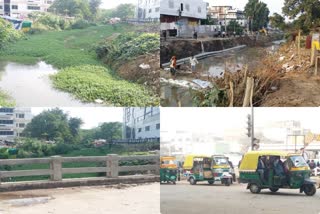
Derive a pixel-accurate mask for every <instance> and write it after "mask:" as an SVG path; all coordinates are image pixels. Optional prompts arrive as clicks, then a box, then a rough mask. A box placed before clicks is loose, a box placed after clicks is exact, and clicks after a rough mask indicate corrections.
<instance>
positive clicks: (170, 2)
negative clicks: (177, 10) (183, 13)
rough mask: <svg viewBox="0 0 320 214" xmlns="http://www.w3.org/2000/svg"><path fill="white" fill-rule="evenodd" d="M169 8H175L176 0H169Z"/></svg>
mask: <svg viewBox="0 0 320 214" xmlns="http://www.w3.org/2000/svg"><path fill="white" fill-rule="evenodd" d="M169 8H172V9H173V8H174V2H173V0H169Z"/></svg>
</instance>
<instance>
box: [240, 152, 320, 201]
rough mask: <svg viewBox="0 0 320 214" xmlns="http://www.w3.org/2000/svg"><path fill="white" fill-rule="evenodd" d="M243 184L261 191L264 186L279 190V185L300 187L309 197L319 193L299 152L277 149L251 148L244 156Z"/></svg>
mask: <svg viewBox="0 0 320 214" xmlns="http://www.w3.org/2000/svg"><path fill="white" fill-rule="evenodd" d="M239 172H240V183H248V185H247V189H250V191H251V192H252V193H260V191H261V190H262V189H269V190H270V191H271V192H277V191H278V190H279V189H280V188H285V189H300V193H302V192H304V193H305V194H306V195H307V196H313V195H314V194H315V193H316V187H315V184H316V182H314V181H312V180H311V179H310V173H311V171H310V168H309V166H308V164H307V163H306V161H305V160H304V158H303V157H302V156H301V155H300V154H295V153H289V152H279V151H278V152H277V151H251V152H248V153H246V154H245V155H244V157H243V159H242V162H241V165H240V168H239Z"/></svg>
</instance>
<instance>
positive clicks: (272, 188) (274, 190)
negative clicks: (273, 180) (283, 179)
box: [269, 187, 279, 192]
mask: <svg viewBox="0 0 320 214" xmlns="http://www.w3.org/2000/svg"><path fill="white" fill-rule="evenodd" d="M269 190H270V191H271V192H277V191H278V190H279V188H275V187H271V188H269Z"/></svg>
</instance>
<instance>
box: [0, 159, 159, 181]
mask: <svg viewBox="0 0 320 214" xmlns="http://www.w3.org/2000/svg"><path fill="white" fill-rule="evenodd" d="M136 160H145V161H150V162H152V164H148V165H134V166H121V162H124V161H136ZM81 162H100V163H105V166H102V167H77V168H64V167H63V165H62V164H63V163H81ZM159 162H160V157H159V155H158V154H157V155H145V156H142V155H135V156H118V155H115V154H110V155H107V156H85V157H84V156H81V157H61V156H51V157H49V158H27V159H5V160H0V166H15V165H29V164H49V165H50V168H48V169H32V170H13V171H0V184H1V179H3V178H10V177H21V176H23V177H24V176H40V175H49V176H50V180H51V181H62V177H63V175H64V174H79V173H102V172H103V173H106V177H107V178H117V177H118V176H119V173H120V172H132V171H147V172H148V173H149V174H158V173H159V164H160V163H159Z"/></svg>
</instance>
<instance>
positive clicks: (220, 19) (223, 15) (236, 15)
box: [208, 6, 248, 27]
mask: <svg viewBox="0 0 320 214" xmlns="http://www.w3.org/2000/svg"><path fill="white" fill-rule="evenodd" d="M208 16H209V17H211V18H212V19H213V20H216V22H217V24H219V25H222V26H226V25H229V23H230V22H231V21H236V22H238V24H239V25H240V26H242V27H246V26H247V23H248V21H247V19H246V18H245V15H244V12H243V11H242V10H238V9H234V8H232V6H211V7H209V9H208Z"/></svg>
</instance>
